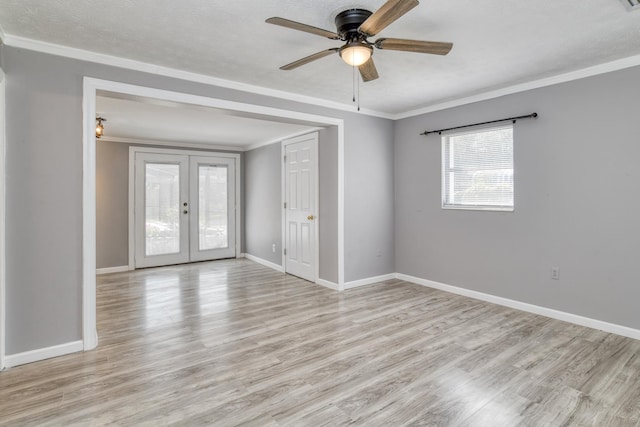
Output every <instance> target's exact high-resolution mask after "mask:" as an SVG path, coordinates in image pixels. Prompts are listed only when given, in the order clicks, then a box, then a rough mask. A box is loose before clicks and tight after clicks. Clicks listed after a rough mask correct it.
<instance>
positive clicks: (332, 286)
mask: <svg viewBox="0 0 640 427" xmlns="http://www.w3.org/2000/svg"><path fill="white" fill-rule="evenodd" d="M316 283H317V284H318V285H320V286H324V287H325V288H329V289H333V290H334V291H339V290H340V285H338V284H337V283H333V282H330V281H328V280H324V279H318V280H316Z"/></svg>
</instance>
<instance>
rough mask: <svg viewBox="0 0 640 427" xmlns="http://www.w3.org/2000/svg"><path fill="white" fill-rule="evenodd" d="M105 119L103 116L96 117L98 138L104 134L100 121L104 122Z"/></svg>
mask: <svg viewBox="0 0 640 427" xmlns="http://www.w3.org/2000/svg"><path fill="white" fill-rule="evenodd" d="M106 121H107V119H105V118H104V117H100V116H98V117H96V138H97V139H100V138H101V137H102V135H104V125H103V124H102V122H106Z"/></svg>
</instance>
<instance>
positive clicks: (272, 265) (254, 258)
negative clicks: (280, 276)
mask: <svg viewBox="0 0 640 427" xmlns="http://www.w3.org/2000/svg"><path fill="white" fill-rule="evenodd" d="M242 256H244V258H246V259H248V260H251V261H253V262H257V263H258V264H261V265H264V266H265V267H269V268H272V269H274V270H275V271H279V272H280V273H284V268H283V267H282V266H281V265H278V264H275V263H273V262H271V261H267V260H266V259H262V258H258V257H257V256H255V255H251V254H247V253H245V254H242Z"/></svg>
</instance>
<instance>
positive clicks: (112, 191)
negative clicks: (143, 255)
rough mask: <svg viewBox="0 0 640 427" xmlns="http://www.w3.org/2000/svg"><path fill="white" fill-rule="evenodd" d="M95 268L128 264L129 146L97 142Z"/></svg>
mask: <svg viewBox="0 0 640 427" xmlns="http://www.w3.org/2000/svg"><path fill="white" fill-rule="evenodd" d="M96 241H97V246H96V267H97V268H108V267H120V266H123V265H128V264H129V145H127V144H119V143H114V142H108V141H104V140H100V141H97V143H96Z"/></svg>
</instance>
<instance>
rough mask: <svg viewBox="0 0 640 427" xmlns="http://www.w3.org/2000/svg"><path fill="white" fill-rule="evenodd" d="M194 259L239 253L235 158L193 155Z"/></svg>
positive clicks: (232, 255)
mask: <svg viewBox="0 0 640 427" xmlns="http://www.w3.org/2000/svg"><path fill="white" fill-rule="evenodd" d="M190 167H191V201H192V203H193V204H192V206H191V208H192V216H191V234H190V240H191V243H190V246H191V256H190V259H191V261H202V260H210V259H220V258H230V257H234V256H235V255H236V242H235V236H236V224H235V218H236V211H235V176H236V174H235V161H234V160H233V159H228V158H216V157H196V156H191V158H190Z"/></svg>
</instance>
